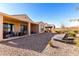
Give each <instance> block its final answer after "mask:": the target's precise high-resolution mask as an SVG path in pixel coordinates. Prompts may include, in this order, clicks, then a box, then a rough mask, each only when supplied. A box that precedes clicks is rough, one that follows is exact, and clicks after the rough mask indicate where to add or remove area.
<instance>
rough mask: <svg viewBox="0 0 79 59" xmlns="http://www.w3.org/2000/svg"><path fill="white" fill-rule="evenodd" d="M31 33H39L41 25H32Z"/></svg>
mask: <svg viewBox="0 0 79 59" xmlns="http://www.w3.org/2000/svg"><path fill="white" fill-rule="evenodd" d="M31 31H34V32H36V33H39V25H36V24H31Z"/></svg>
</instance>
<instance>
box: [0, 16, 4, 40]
mask: <svg viewBox="0 0 79 59" xmlns="http://www.w3.org/2000/svg"><path fill="white" fill-rule="evenodd" d="M2 39H3V16H2V15H0V40H2Z"/></svg>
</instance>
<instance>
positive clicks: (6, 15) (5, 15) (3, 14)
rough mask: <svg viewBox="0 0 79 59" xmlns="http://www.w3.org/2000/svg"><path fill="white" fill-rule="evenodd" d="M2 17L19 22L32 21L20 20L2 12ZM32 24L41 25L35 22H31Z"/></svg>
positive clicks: (0, 13)
mask: <svg viewBox="0 0 79 59" xmlns="http://www.w3.org/2000/svg"><path fill="white" fill-rule="evenodd" d="M0 15H2V16H4V17H8V18H12V19H15V20H18V21H23V22H30V21H27V20H22V19H18V18H16V17H14V16H11V15H8V14H6V13H2V12H0ZM30 23H32V24H37V25H39V24H38V23H35V22H30Z"/></svg>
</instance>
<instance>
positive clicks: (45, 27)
mask: <svg viewBox="0 0 79 59" xmlns="http://www.w3.org/2000/svg"><path fill="white" fill-rule="evenodd" d="M37 23H38V24H39V25H40V26H39V27H40V28H39V29H40V31H39V32H40V33H43V32H49V31H52V30H53V29H54V28H55V25H53V24H48V23H44V22H37Z"/></svg>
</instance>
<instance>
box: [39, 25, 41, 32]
mask: <svg viewBox="0 0 79 59" xmlns="http://www.w3.org/2000/svg"><path fill="white" fill-rule="evenodd" d="M39 33H41V28H40V24H39Z"/></svg>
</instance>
